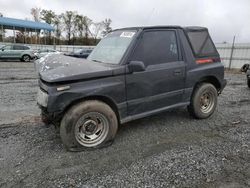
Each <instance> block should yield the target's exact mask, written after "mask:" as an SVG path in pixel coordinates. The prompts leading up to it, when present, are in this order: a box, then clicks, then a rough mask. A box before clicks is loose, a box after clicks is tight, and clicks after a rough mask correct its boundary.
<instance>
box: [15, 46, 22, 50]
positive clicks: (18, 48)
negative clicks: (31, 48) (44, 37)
mask: <svg viewBox="0 0 250 188" xmlns="http://www.w3.org/2000/svg"><path fill="white" fill-rule="evenodd" d="M13 50H23V46H18V45H14V46H13Z"/></svg>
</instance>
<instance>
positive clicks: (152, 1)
mask: <svg viewBox="0 0 250 188" xmlns="http://www.w3.org/2000/svg"><path fill="white" fill-rule="evenodd" d="M32 7H39V8H41V9H49V10H53V11H54V12H56V13H57V14H60V13H62V12H65V11H67V10H72V11H77V12H78V13H79V14H82V15H85V16H88V17H89V18H91V19H92V20H93V21H95V22H99V21H102V20H104V19H105V18H110V19H111V20H112V24H111V26H112V28H113V29H116V28H121V27H130V26H147V25H151V26H152V25H180V26H193V25H195V26H205V27H207V28H208V29H209V31H210V34H211V36H212V38H213V40H214V41H215V42H216V43H219V42H224V41H226V42H229V43H230V42H232V40H233V36H234V35H235V36H236V42H240V43H247V42H248V43H249V42H250V0H0V12H1V13H2V14H3V15H4V16H6V17H13V18H20V19H25V18H28V19H31V18H32V17H31V14H30V9H31V8H32Z"/></svg>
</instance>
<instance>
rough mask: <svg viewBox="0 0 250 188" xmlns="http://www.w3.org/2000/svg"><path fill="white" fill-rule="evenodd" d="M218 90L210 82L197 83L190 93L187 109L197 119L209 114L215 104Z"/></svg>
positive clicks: (212, 111) (214, 107) (211, 112)
mask: <svg viewBox="0 0 250 188" xmlns="http://www.w3.org/2000/svg"><path fill="white" fill-rule="evenodd" d="M217 96H218V92H217V90H216V88H215V87H214V86H213V85H212V84H210V83H202V84H199V85H198V86H197V87H196V88H195V90H194V93H193V95H192V98H191V101H190V105H189V106H188V111H189V113H190V115H192V116H193V117H195V118H197V119H205V118H208V117H209V116H211V115H212V114H213V113H214V111H215V109H216V106H217Z"/></svg>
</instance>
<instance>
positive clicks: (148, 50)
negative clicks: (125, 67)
mask: <svg viewBox="0 0 250 188" xmlns="http://www.w3.org/2000/svg"><path fill="white" fill-rule="evenodd" d="M176 36H177V35H176V31H175V30H167V29H166V30H148V31H144V33H143V34H142V35H141V37H140V38H139V41H138V42H137V43H138V44H137V45H136V47H135V51H134V53H133V54H132V57H131V59H130V61H142V62H143V63H144V64H145V67H146V68H145V71H142V72H133V73H128V74H126V92H127V107H128V108H127V109H128V115H138V114H143V113H150V112H153V111H155V110H160V109H163V108H166V107H169V106H172V105H176V104H178V103H181V101H182V97H183V92H184V83H185V69H186V64H185V62H184V61H183V60H182V58H181V56H180V50H179V49H180V48H179V47H178V42H177V37H176Z"/></svg>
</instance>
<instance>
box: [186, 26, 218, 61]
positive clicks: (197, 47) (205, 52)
mask: <svg viewBox="0 0 250 188" xmlns="http://www.w3.org/2000/svg"><path fill="white" fill-rule="evenodd" d="M187 35H188V38H189V41H190V43H191V46H192V48H193V51H194V54H195V56H196V57H206V56H211V55H217V54H218V53H217V50H216V48H215V46H214V43H213V41H212V39H211V37H210V36H209V34H208V32H207V31H206V30H204V31H188V32H187Z"/></svg>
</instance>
